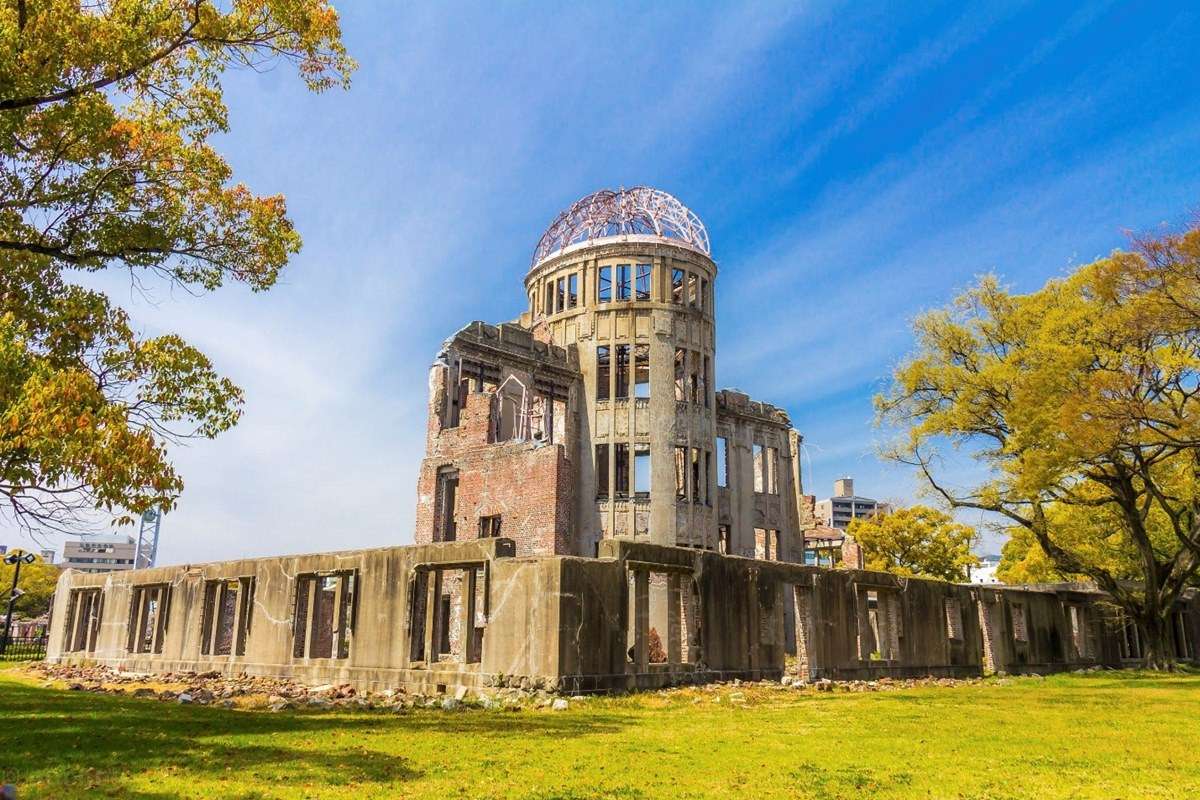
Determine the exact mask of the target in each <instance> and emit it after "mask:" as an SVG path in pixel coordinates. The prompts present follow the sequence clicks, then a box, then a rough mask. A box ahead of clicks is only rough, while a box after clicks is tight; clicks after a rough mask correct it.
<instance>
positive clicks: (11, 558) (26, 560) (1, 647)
mask: <svg viewBox="0 0 1200 800" xmlns="http://www.w3.org/2000/svg"><path fill="white" fill-rule="evenodd" d="M34 558H35V556H34V555H33V553H16V552H14V553H9V554H8V555H6V556H5V557H4V563H5V564H12V565H13V582H12V588H11V589H9V591H8V611H7V612H6V613H5V614H4V639H3V640H0V653H5V652H7V651H8V640H9V639H10V638H11V637H12V615H13V603H15V602H16V601H17V597H19V595H18V593H17V581H19V580H20V579H21V565H22V564H32V563H33V561H34Z"/></svg>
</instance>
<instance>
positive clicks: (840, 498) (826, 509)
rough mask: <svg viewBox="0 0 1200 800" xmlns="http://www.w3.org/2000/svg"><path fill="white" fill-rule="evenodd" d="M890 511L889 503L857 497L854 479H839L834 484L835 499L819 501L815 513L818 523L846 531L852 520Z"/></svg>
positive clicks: (827, 498) (829, 498) (828, 498)
mask: <svg viewBox="0 0 1200 800" xmlns="http://www.w3.org/2000/svg"><path fill="white" fill-rule="evenodd" d="M890 510H891V506H889V505H888V504H887V503H881V502H879V501H878V500H872V499H871V498H870V497H860V496H858V495H856V494H855V493H854V479H853V478H838V479H837V480H836V481H834V482H833V497H826V498H825V499H824V500H818V501H817V503H816V509H815V512H816V517H817V520H818V521H820V522H822V523H823V524H825V525H827V526H829V527H830V528H838V529H840V530H845V529H846V528H848V527H850V520H853V519H858V518H860V517H873V516H875V515H876V514H879V513H884V514H886V513H887V512H888V511H890Z"/></svg>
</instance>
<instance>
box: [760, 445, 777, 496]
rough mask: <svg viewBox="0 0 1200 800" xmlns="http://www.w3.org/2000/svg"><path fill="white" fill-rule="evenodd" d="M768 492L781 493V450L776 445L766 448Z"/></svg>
mask: <svg viewBox="0 0 1200 800" xmlns="http://www.w3.org/2000/svg"><path fill="white" fill-rule="evenodd" d="M763 452H764V458H765V468H766V484H767V489H766V491H767V494H779V450H778V449H777V448H774V447H767V448H765V449H764V451H763Z"/></svg>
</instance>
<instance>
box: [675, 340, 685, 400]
mask: <svg viewBox="0 0 1200 800" xmlns="http://www.w3.org/2000/svg"><path fill="white" fill-rule="evenodd" d="M686 375H687V350H685V349H684V348H682V347H676V348H675V399H676V400H678V401H683V400H687V377H686Z"/></svg>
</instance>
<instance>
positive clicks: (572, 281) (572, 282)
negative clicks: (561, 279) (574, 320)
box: [567, 272, 579, 308]
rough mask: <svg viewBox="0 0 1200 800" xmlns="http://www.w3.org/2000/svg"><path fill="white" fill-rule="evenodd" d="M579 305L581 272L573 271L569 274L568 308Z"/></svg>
mask: <svg viewBox="0 0 1200 800" xmlns="http://www.w3.org/2000/svg"><path fill="white" fill-rule="evenodd" d="M578 305H579V274H578V273H575V272H572V273H571V274H570V275H568V276H567V308H575V307H576V306H578Z"/></svg>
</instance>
